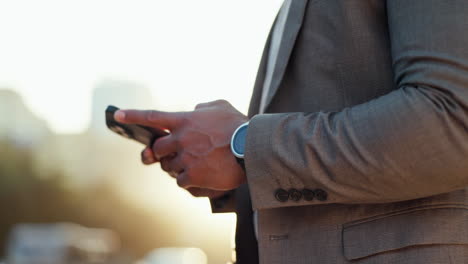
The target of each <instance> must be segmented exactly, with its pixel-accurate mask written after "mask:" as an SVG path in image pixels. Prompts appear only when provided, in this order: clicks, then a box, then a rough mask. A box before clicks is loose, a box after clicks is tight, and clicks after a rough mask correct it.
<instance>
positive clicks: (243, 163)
mask: <svg viewBox="0 0 468 264" xmlns="http://www.w3.org/2000/svg"><path fill="white" fill-rule="evenodd" d="M236 160H237V163H239V165H240V166H241V168H242V169H243V170H244V172H245V162H244V159H241V158H238V157H236Z"/></svg>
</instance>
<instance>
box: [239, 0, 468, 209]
mask: <svg viewBox="0 0 468 264" xmlns="http://www.w3.org/2000/svg"><path fill="white" fill-rule="evenodd" d="M387 12H388V24H389V31H390V39H391V47H392V62H393V70H394V85H395V90H394V91H393V92H391V93H389V94H386V95H384V96H382V97H379V98H376V99H374V100H371V101H368V102H366V103H364V104H360V105H356V106H353V107H350V108H346V109H343V110H342V111H339V112H317V113H309V114H308V113H285V114H265V115H257V116H255V117H254V118H252V120H251V122H250V126H249V130H248V135H247V143H246V154H245V159H246V160H245V162H246V168H247V178H248V183H249V188H250V193H251V196H252V202H253V207H254V209H265V208H275V207H283V206H300V205H314V204H325V203H343V204H353V203H359V204H363V203H388V202H396V201H403V200H411V199H417V198H422V197H428V196H432V195H437V194H441V193H447V192H451V191H454V190H457V189H463V188H465V187H467V186H468V34H467V33H468V19H467V18H468V1H466V0H457V1H455V0H454V1H439V0H412V1H407V0H391V1H387ZM291 188H295V189H298V190H301V189H303V188H306V189H311V190H317V189H320V190H323V191H324V192H325V193H327V194H328V197H326V198H327V199H326V200H324V199H321V200H322V201H319V200H318V199H313V200H311V201H306V200H305V199H301V200H299V201H297V202H296V201H292V200H291V199H289V200H288V201H285V202H280V201H279V199H276V198H275V192H276V191H277V190H278V189H284V190H289V189H291ZM322 198H323V197H322Z"/></svg>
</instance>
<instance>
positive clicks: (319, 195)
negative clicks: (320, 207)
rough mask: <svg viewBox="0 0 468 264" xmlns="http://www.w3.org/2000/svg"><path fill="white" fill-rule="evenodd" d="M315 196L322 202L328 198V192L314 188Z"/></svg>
mask: <svg viewBox="0 0 468 264" xmlns="http://www.w3.org/2000/svg"><path fill="white" fill-rule="evenodd" d="M315 197H317V200H319V201H321V202H323V201H326V200H327V198H328V193H327V192H326V191H324V190H322V189H316V190H315Z"/></svg>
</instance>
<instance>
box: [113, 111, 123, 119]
mask: <svg viewBox="0 0 468 264" xmlns="http://www.w3.org/2000/svg"><path fill="white" fill-rule="evenodd" d="M114 118H115V120H117V121H123V120H124V119H125V112H124V111H121V110H119V111H117V112H115V114H114Z"/></svg>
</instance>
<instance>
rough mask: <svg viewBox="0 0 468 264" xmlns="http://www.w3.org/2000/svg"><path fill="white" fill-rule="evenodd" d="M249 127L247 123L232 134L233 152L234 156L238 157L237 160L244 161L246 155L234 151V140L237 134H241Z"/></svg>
mask: <svg viewBox="0 0 468 264" xmlns="http://www.w3.org/2000/svg"><path fill="white" fill-rule="evenodd" d="M248 125H249V122H245V123H244V124H242V125H240V126H239V127H238V128H237V129H236V130H235V131H234V133H233V134H232V137H231V152H232V154H234V156H236V158H239V159H244V154H240V153H237V152H236V151H235V150H234V139H235V138H236V135H237V133H238V132H239V130H241V129H242V128H244V127H246V126H248Z"/></svg>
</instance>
